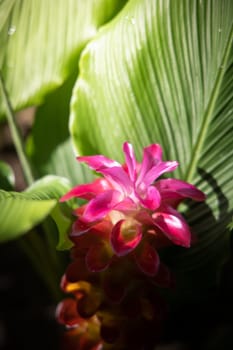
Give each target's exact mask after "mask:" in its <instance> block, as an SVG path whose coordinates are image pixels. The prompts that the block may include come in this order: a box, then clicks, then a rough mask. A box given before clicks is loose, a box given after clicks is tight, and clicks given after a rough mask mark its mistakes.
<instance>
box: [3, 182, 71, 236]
mask: <svg viewBox="0 0 233 350" xmlns="http://www.w3.org/2000/svg"><path fill="white" fill-rule="evenodd" d="M69 188H70V186H69V183H68V182H67V181H66V180H65V179H63V178H59V177H53V176H48V177H45V178H43V179H41V180H39V181H38V182H36V183H35V184H34V185H33V186H31V187H30V188H28V190H27V191H25V192H21V193H19V192H6V191H3V190H0V222H1V226H0V242H4V241H7V240H11V239H15V238H18V237H19V236H21V235H22V234H24V233H26V232H27V231H28V230H30V229H31V228H33V227H34V226H35V225H37V224H38V223H39V222H41V221H42V220H44V219H45V218H46V216H48V214H49V213H50V212H51V210H52V209H53V208H54V207H55V205H56V203H57V199H59V198H60V197H61V196H62V195H63V194H64V193H65V192H67V191H68V189H69Z"/></svg>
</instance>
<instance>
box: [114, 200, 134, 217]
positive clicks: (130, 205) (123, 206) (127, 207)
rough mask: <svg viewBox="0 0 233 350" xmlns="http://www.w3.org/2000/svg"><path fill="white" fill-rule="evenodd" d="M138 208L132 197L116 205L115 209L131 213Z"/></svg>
mask: <svg viewBox="0 0 233 350" xmlns="http://www.w3.org/2000/svg"><path fill="white" fill-rule="evenodd" d="M137 208H138V206H137V204H136V203H135V202H134V201H133V200H132V199H131V198H125V199H123V201H121V202H119V203H117V204H116V205H115V207H114V210H117V211H121V212H122V213H124V214H130V213H133V212H135V211H136V210H137Z"/></svg>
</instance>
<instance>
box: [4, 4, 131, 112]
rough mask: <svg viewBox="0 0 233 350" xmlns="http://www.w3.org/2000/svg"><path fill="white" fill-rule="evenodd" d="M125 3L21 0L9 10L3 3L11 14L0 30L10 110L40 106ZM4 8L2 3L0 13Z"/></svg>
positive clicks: (69, 72) (74, 66)
mask: <svg viewBox="0 0 233 350" xmlns="http://www.w3.org/2000/svg"><path fill="white" fill-rule="evenodd" d="M8 2H9V1H8ZM124 2H125V1H124V0H121V1H116V0H99V1H94V0H90V1H82V0H78V1H77V0H68V1H66V2H64V1H62V0H58V1H56V4H55V3H54V2H53V1H48V2H44V1H40V0H35V1H33V3H32V2H31V1H28V0H19V1H15V2H14V3H13V6H12V9H11V11H10V6H9V5H10V4H9V5H7V8H8V12H9V14H8V17H7V19H5V23H4V25H3V27H2V30H1V31H0V42H1V55H0V69H1V70H2V74H3V77H4V81H5V83H6V89H7V91H8V92H9V95H10V99H11V102H12V105H13V108H14V109H15V110H18V109H20V108H23V107H26V106H30V105H35V104H39V103H41V101H43V98H44V96H45V95H46V94H47V93H48V92H49V91H51V90H54V89H55V88H56V87H57V86H60V85H61V84H62V83H63V82H64V80H65V79H66V78H67V77H68V76H69V75H70V74H71V73H72V71H73V70H74V69H76V65H75V64H74V63H75V62H76V61H77V59H78V57H79V54H80V52H81V50H82V49H83V47H84V46H85V44H86V43H87V42H88V41H89V40H90V39H91V38H92V37H93V36H94V35H95V34H96V32H97V30H98V28H99V27H100V26H101V25H103V24H104V23H105V22H106V21H108V20H109V19H110V18H111V17H112V16H114V14H115V13H117V12H118V11H119V10H120V9H121V7H122V6H123V5H124ZM6 4H7V2H6V1H3V3H1V4H0V14H2V12H3V10H4V9H5V8H6ZM6 15H7V14H6ZM0 109H2V106H1V108H0Z"/></svg>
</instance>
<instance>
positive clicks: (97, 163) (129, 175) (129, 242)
mask: <svg viewBox="0 0 233 350" xmlns="http://www.w3.org/2000/svg"><path fill="white" fill-rule="evenodd" d="M123 151H124V154H125V164H124V165H121V164H120V163H118V162H116V161H114V160H111V159H109V158H106V157H104V156H102V155H96V156H86V157H78V158H77V159H78V160H79V161H80V162H85V163H86V164H87V165H88V166H89V167H90V168H91V169H93V170H95V171H96V172H97V173H100V174H102V175H103V177H102V178H99V179H97V180H95V181H94V182H92V183H89V184H84V185H79V186H77V187H75V188H73V189H72V190H71V191H70V192H68V193H67V194H66V195H64V196H63V197H62V198H61V201H66V200H69V199H71V198H72V197H77V198H83V199H86V200H87V201H88V202H87V204H85V205H84V206H83V207H81V208H79V209H78V210H77V215H78V219H77V220H76V222H75V223H74V225H73V230H72V233H71V236H80V235H82V234H85V233H87V232H89V231H91V230H92V231H93V229H94V230H95V227H96V225H97V226H98V225H99V223H101V222H103V224H104V225H105V226H106V223H108V225H107V226H108V228H107V229H105V230H103V232H105V233H106V236H109V241H110V244H111V248H112V250H113V253H114V254H116V255H117V256H118V257H121V256H125V255H127V254H129V253H131V252H133V251H135V250H136V251H137V254H136V255H137V258H136V261H137V264H138V265H139V267H140V268H141V269H142V270H143V271H144V272H145V273H147V274H148V275H151V276H153V275H155V274H156V273H157V272H158V269H159V265H160V261H159V256H158V253H157V251H156V250H157V245H156V243H155V242H158V245H161V242H166V244H168V243H169V242H170V243H174V244H176V245H180V246H183V247H189V246H190V242H191V232H190V228H189V226H188V224H187V223H186V221H185V220H184V218H183V217H182V215H181V214H180V213H179V212H178V211H177V210H176V208H177V205H178V204H179V203H180V202H181V201H182V200H184V199H186V198H191V199H193V200H196V201H203V200H204V199H205V195H204V194H203V192H201V191H200V190H198V189H197V188H196V187H195V186H193V185H191V184H189V183H186V182H184V181H181V180H176V179H172V178H168V179H160V180H158V178H159V177H160V176H161V175H163V174H164V173H166V172H170V171H173V170H175V169H176V168H177V166H178V163H177V162H176V161H163V160H162V148H161V146H160V145H159V144H152V145H150V146H148V147H145V148H144V152H143V159H142V162H141V163H138V162H137V161H136V158H135V155H134V150H133V147H132V145H131V144H129V143H128V142H125V143H124V145H123ZM109 223H110V224H109ZM100 235H101V234H100ZM102 235H104V234H102ZM103 239H106V237H105V238H103ZM151 241H153V244H150V242H151ZM98 244H99V246H101V243H100V242H98ZM92 250H93V249H92ZM89 255H90V254H89ZM89 258H90V256H89ZM90 259H91V258H90Z"/></svg>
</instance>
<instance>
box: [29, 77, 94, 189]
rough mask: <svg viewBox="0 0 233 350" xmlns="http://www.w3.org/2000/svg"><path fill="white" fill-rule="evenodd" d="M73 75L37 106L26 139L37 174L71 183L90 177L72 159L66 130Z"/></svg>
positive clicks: (90, 174) (73, 154)
mask: <svg viewBox="0 0 233 350" xmlns="http://www.w3.org/2000/svg"><path fill="white" fill-rule="evenodd" d="M75 78H76V74H75V76H72V77H70V78H69V80H68V81H66V82H65V84H63V85H62V87H60V88H59V89H57V90H56V91H54V92H53V93H52V94H50V95H49V96H48V97H47V98H46V101H45V103H44V104H43V105H42V106H40V107H39V108H38V110H37V112H36V118H35V122H34V125H33V128H32V132H31V135H30V138H29V139H28V143H27V153H28V155H29V157H30V160H31V162H32V164H33V166H34V169H35V171H36V172H37V176H38V177H40V176H45V175H48V174H54V175H58V176H63V177H66V178H68V179H69V180H70V181H71V183H72V184H73V185H75V184H78V183H84V182H89V181H91V179H92V178H93V175H92V173H91V171H90V170H88V169H87V168H84V167H82V166H80V164H79V163H78V162H77V160H76V159H75V158H76V157H75V153H74V150H73V147H72V144H71V138H70V134H69V131H68V118H69V105H70V99H71V92H72V88H73V84H74V81H75ZM45 140H46V142H45Z"/></svg>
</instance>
